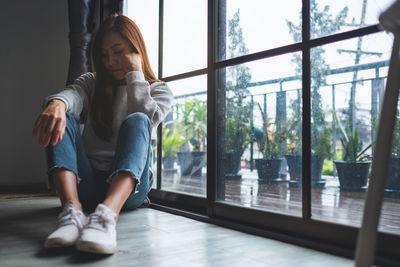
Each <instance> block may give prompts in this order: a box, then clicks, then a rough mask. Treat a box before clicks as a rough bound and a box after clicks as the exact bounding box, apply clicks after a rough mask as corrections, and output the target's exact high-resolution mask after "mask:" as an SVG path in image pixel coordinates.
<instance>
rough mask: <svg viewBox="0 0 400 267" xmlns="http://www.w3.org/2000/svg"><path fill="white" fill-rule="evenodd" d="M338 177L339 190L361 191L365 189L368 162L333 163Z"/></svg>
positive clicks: (369, 163)
mask: <svg viewBox="0 0 400 267" xmlns="http://www.w3.org/2000/svg"><path fill="white" fill-rule="evenodd" d="M334 163H335V166H336V170H337V173H338V177H339V183H340V189H341V190H349V191H363V190H365V189H366V187H367V181H368V174H369V166H370V165H371V162H370V161H365V162H346V161H334Z"/></svg>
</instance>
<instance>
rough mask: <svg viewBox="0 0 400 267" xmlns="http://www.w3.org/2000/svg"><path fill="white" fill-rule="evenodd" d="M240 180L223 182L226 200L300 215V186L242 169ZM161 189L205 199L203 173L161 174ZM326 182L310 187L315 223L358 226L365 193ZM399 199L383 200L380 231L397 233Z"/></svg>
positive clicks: (329, 178)
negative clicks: (267, 180) (261, 177)
mask: <svg viewBox="0 0 400 267" xmlns="http://www.w3.org/2000/svg"><path fill="white" fill-rule="evenodd" d="M241 174H242V178H241V179H226V180H225V201H226V202H231V203H236V204H240V205H243V206H245V207H253V208H261V209H265V210H268V211H276V212H279V213H285V214H291V215H296V216H301V213H302V210H301V193H302V192H301V187H299V186H293V185H292V184H290V183H289V182H288V181H286V180H284V181H282V182H276V183H265V182H260V181H259V180H258V176H257V171H250V170H241ZM162 177H163V178H162V188H163V189H165V190H171V191H177V192H185V193H189V194H195V195H200V196H204V197H205V196H206V188H207V186H206V179H207V178H206V174H205V173H204V172H203V176H202V177H181V176H180V175H179V172H178V171H169V172H163V176H162ZM323 179H324V180H325V181H326V183H325V184H324V185H322V186H314V187H313V188H312V217H313V218H314V219H318V220H324V221H329V222H335V223H340V224H346V225H351V226H356V227H358V226H360V225H361V220H362V214H363V212H364V201H365V196H366V192H350V191H341V190H340V189H339V182H338V179H337V178H336V177H332V176H323ZM399 210H400V196H399V195H398V194H397V195H396V194H392V195H389V196H387V197H385V200H384V204H383V209H382V213H381V218H380V226H379V230H380V231H385V232H389V233H394V234H400V213H399V212H398V211H399Z"/></svg>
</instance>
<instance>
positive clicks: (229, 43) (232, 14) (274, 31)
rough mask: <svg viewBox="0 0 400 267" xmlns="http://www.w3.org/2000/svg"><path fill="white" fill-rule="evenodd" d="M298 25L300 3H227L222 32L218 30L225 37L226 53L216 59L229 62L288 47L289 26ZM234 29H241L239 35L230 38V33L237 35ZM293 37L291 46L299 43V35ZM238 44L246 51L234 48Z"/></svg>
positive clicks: (230, 0)
mask: <svg viewBox="0 0 400 267" xmlns="http://www.w3.org/2000/svg"><path fill="white" fill-rule="evenodd" d="M300 21H301V0H282V1H265V0H252V1H251V4H250V3H249V2H246V1H243V0H227V1H226V30H225V31H223V30H222V31H223V32H225V33H226V51H227V52H226V55H221V56H220V58H221V59H225V58H233V57H237V56H241V55H244V54H249V53H254V52H260V51H263V50H267V49H271V48H275V47H279V46H283V45H288V44H291V43H293V39H294V36H293V34H291V33H289V29H290V27H289V22H291V23H294V24H295V25H299V24H300ZM221 27H223V25H221ZM238 27H241V31H240V35H239V34H238V35H237V36H236V37H235V38H232V36H230V32H232V31H237V32H238ZM300 29H301V26H300ZM238 33H239V32H238ZM297 37H298V38H297ZM297 37H296V38H297V39H296V40H295V42H299V41H301V33H300V35H299V36H297ZM299 38H300V39H299ZM240 40H243V42H244V43H245V46H246V49H242V48H241V47H240V46H236V42H238V41H239V42H240Z"/></svg>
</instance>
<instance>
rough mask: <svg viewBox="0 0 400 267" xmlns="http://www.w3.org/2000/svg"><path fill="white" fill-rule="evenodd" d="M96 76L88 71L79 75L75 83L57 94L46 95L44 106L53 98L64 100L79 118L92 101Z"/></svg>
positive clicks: (71, 111) (69, 110) (70, 110)
mask: <svg viewBox="0 0 400 267" xmlns="http://www.w3.org/2000/svg"><path fill="white" fill-rule="evenodd" d="M94 86H95V76H94V74H93V73H90V72H88V73H86V74H83V75H81V76H80V77H78V78H77V79H76V80H75V82H74V83H73V84H70V85H68V86H67V87H66V88H65V89H64V90H62V91H61V92H59V93H57V94H53V95H50V96H48V97H46V98H45V99H44V101H43V108H45V107H46V106H47V105H48V104H49V102H50V101H51V100H53V99H59V100H61V101H63V102H64V103H65V105H66V107H67V111H68V112H70V113H71V114H72V115H73V116H74V117H75V119H77V120H79V118H80V116H81V113H82V111H83V112H86V111H87V110H88V107H89V103H90V99H89V98H90V96H91V95H92V92H93V90H94Z"/></svg>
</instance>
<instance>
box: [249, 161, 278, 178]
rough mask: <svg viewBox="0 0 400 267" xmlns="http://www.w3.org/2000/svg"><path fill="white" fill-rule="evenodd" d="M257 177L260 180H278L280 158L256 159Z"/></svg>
mask: <svg viewBox="0 0 400 267" xmlns="http://www.w3.org/2000/svg"><path fill="white" fill-rule="evenodd" d="M255 162H256V168H257V173H258V179H259V180H261V181H279V180H281V179H280V174H279V171H280V169H281V164H282V159H256V160H255Z"/></svg>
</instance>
